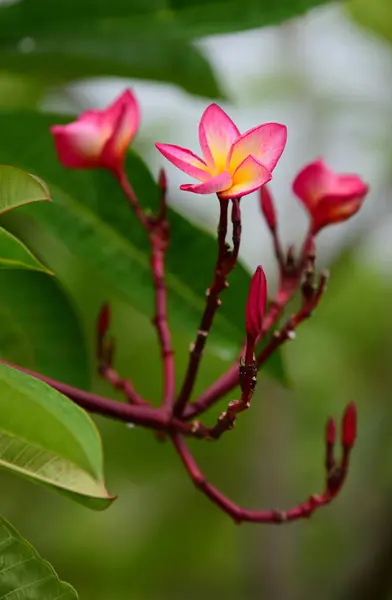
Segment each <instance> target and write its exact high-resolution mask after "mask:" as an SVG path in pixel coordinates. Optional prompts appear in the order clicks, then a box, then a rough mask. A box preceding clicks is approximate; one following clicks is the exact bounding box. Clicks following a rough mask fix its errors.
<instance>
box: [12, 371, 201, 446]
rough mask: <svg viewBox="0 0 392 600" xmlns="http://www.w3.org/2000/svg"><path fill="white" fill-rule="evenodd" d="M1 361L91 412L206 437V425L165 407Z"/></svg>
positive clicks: (144, 425) (162, 429) (149, 426)
mask: <svg viewBox="0 0 392 600" xmlns="http://www.w3.org/2000/svg"><path fill="white" fill-rule="evenodd" d="M0 363H2V364H5V365H7V366H9V367H12V368H13V369H17V370H18V371H21V372H22V373H26V374H27V375H30V376H31V377H35V378H36V379H39V380H40V381H43V382H44V383H47V384H48V385H50V386H51V387H52V388H53V389H55V390H57V391H58V392H60V393H61V394H63V395H64V396H67V397H68V398H69V399H70V400H72V401H73V402H75V404H77V405H78V406H80V407H81V408H83V409H84V410H87V411H88V412H90V413H94V414H97V415H102V416H104V417H110V418H112V419H116V420H117V421H123V422H125V423H134V424H135V425H140V426H142V427H146V428H148V429H154V430H158V431H165V432H167V433H176V432H180V433H182V434H183V435H189V436H192V437H199V438H205V437H208V436H207V434H206V430H205V429H203V428H199V427H196V426H195V424H194V423H186V422H183V421H180V420H179V419H176V418H171V417H170V415H168V414H167V412H166V411H165V410H162V408H154V407H152V406H149V405H146V404H144V405H143V406H134V405H131V404H125V403H123V402H116V401H115V400H111V399H110V398H105V397H103V396H98V395H97V394H92V393H91V392H86V391H84V390H80V389H78V388H75V387H73V386H71V385H68V384H66V383H62V382H60V381H57V380H56V379H52V378H51V377H46V376H45V375H41V374H40V373H36V372H35V371H31V370H30V369H24V368H22V367H19V366H18V365H13V364H11V363H7V362H6V361H3V360H0Z"/></svg>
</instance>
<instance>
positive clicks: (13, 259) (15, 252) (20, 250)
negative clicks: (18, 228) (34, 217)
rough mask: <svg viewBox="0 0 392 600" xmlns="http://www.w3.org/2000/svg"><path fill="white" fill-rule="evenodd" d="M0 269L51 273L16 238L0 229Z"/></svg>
mask: <svg viewBox="0 0 392 600" xmlns="http://www.w3.org/2000/svg"><path fill="white" fill-rule="evenodd" d="M0 269H30V270H33V271H44V272H45V273H51V271H49V269H47V268H46V267H44V265H43V264H41V263H40V262H39V261H38V260H37V259H36V258H35V256H33V254H32V253H31V252H30V250H28V248H26V246H25V245H24V244H22V242H21V241H20V240H18V238H16V237H15V236H13V235H12V234H11V233H9V232H8V231H6V230H5V229H3V227H0Z"/></svg>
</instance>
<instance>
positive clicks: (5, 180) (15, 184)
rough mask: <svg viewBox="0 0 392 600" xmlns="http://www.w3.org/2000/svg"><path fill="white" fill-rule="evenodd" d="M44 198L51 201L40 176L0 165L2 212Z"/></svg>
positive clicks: (0, 208) (0, 210)
mask: <svg viewBox="0 0 392 600" xmlns="http://www.w3.org/2000/svg"><path fill="white" fill-rule="evenodd" d="M26 133H27V132H26ZM15 141H16V140H15ZM44 200H46V201H50V197H49V190H48V188H47V187H46V185H45V183H44V182H43V181H42V180H41V179H39V177H36V176H35V175H30V174H29V173H25V172H24V171H21V170H20V169H16V168H15V167H7V166H5V165H0V214H1V213H4V212H7V211H8V210H11V209H13V208H17V207H18V206H23V205H24V204H29V203H30V202H40V201H44Z"/></svg>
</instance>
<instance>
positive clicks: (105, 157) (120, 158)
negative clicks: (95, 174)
mask: <svg viewBox="0 0 392 600" xmlns="http://www.w3.org/2000/svg"><path fill="white" fill-rule="evenodd" d="M111 128H112V134H111V136H110V137H109V139H108V140H107V142H106V144H105V146H104V148H103V150H102V153H101V160H100V162H101V164H102V166H105V167H107V168H109V169H112V170H114V171H116V172H118V171H120V170H121V169H122V166H123V163H124V159H125V155H126V152H127V148H128V146H129V144H130V142H131V131H132V130H131V126H130V122H129V112H128V109H127V106H126V105H125V104H123V105H122V108H121V111H120V112H119V113H118V115H117V118H116V121H114V122H113V123H112V124H111Z"/></svg>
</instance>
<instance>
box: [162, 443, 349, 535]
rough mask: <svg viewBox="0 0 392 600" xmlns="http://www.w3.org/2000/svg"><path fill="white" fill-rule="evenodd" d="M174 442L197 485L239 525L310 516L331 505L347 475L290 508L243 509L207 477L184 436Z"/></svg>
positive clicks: (283, 520) (281, 521)
mask: <svg viewBox="0 0 392 600" xmlns="http://www.w3.org/2000/svg"><path fill="white" fill-rule="evenodd" d="M172 441H173V444H174V447H175V448H176V450H177V452H178V454H179V456H180V458H181V460H182V463H183V465H184V466H185V468H186V470H187V472H188V474H189V476H190V478H191V479H192V481H193V483H194V484H195V486H196V487H197V488H198V489H199V490H201V492H203V494H205V495H206V496H207V497H208V498H209V499H210V500H211V501H212V502H213V503H214V504H216V505H217V506H218V507H219V508H220V509H221V510H223V511H224V512H225V513H226V514H228V515H229V516H230V517H231V518H232V519H233V520H234V521H235V522H236V523H238V524H240V523H242V522H243V521H248V522H252V523H274V524H279V523H287V522H290V521H297V520H299V519H305V518H309V517H310V516H311V515H312V513H313V512H314V511H315V510H317V509H318V508H320V507H321V506H325V505H326V504H329V503H330V502H331V500H333V498H334V497H335V496H336V495H337V493H338V492H339V490H340V489H341V486H342V484H343V481H344V477H345V474H346V472H344V473H343V471H342V472H341V474H340V475H339V481H338V485H337V486H336V488H334V490H333V491H331V490H329V489H328V488H327V489H326V490H325V491H324V493H323V494H321V495H313V496H310V498H309V499H308V500H307V501H305V502H303V503H302V504H299V505H297V506H295V507H294V508H291V509H290V510H287V511H283V510H261V511H257V510H249V509H246V508H241V507H240V506H238V505H237V504H235V503H234V502H232V501H231V500H230V499H229V498H227V496H225V495H224V494H222V492H220V491H219V490H218V489H217V488H216V487H215V486H213V485H212V484H211V483H210V482H209V481H208V480H207V479H206V477H205V476H204V474H203V473H202V471H201V470H200V468H199V466H198V465H197V463H196V461H195V459H194V458H193V456H192V454H191V452H190V450H189V448H188V446H187V445H186V443H185V440H184V439H183V438H182V437H181V436H180V435H178V434H176V435H173V436H172Z"/></svg>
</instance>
